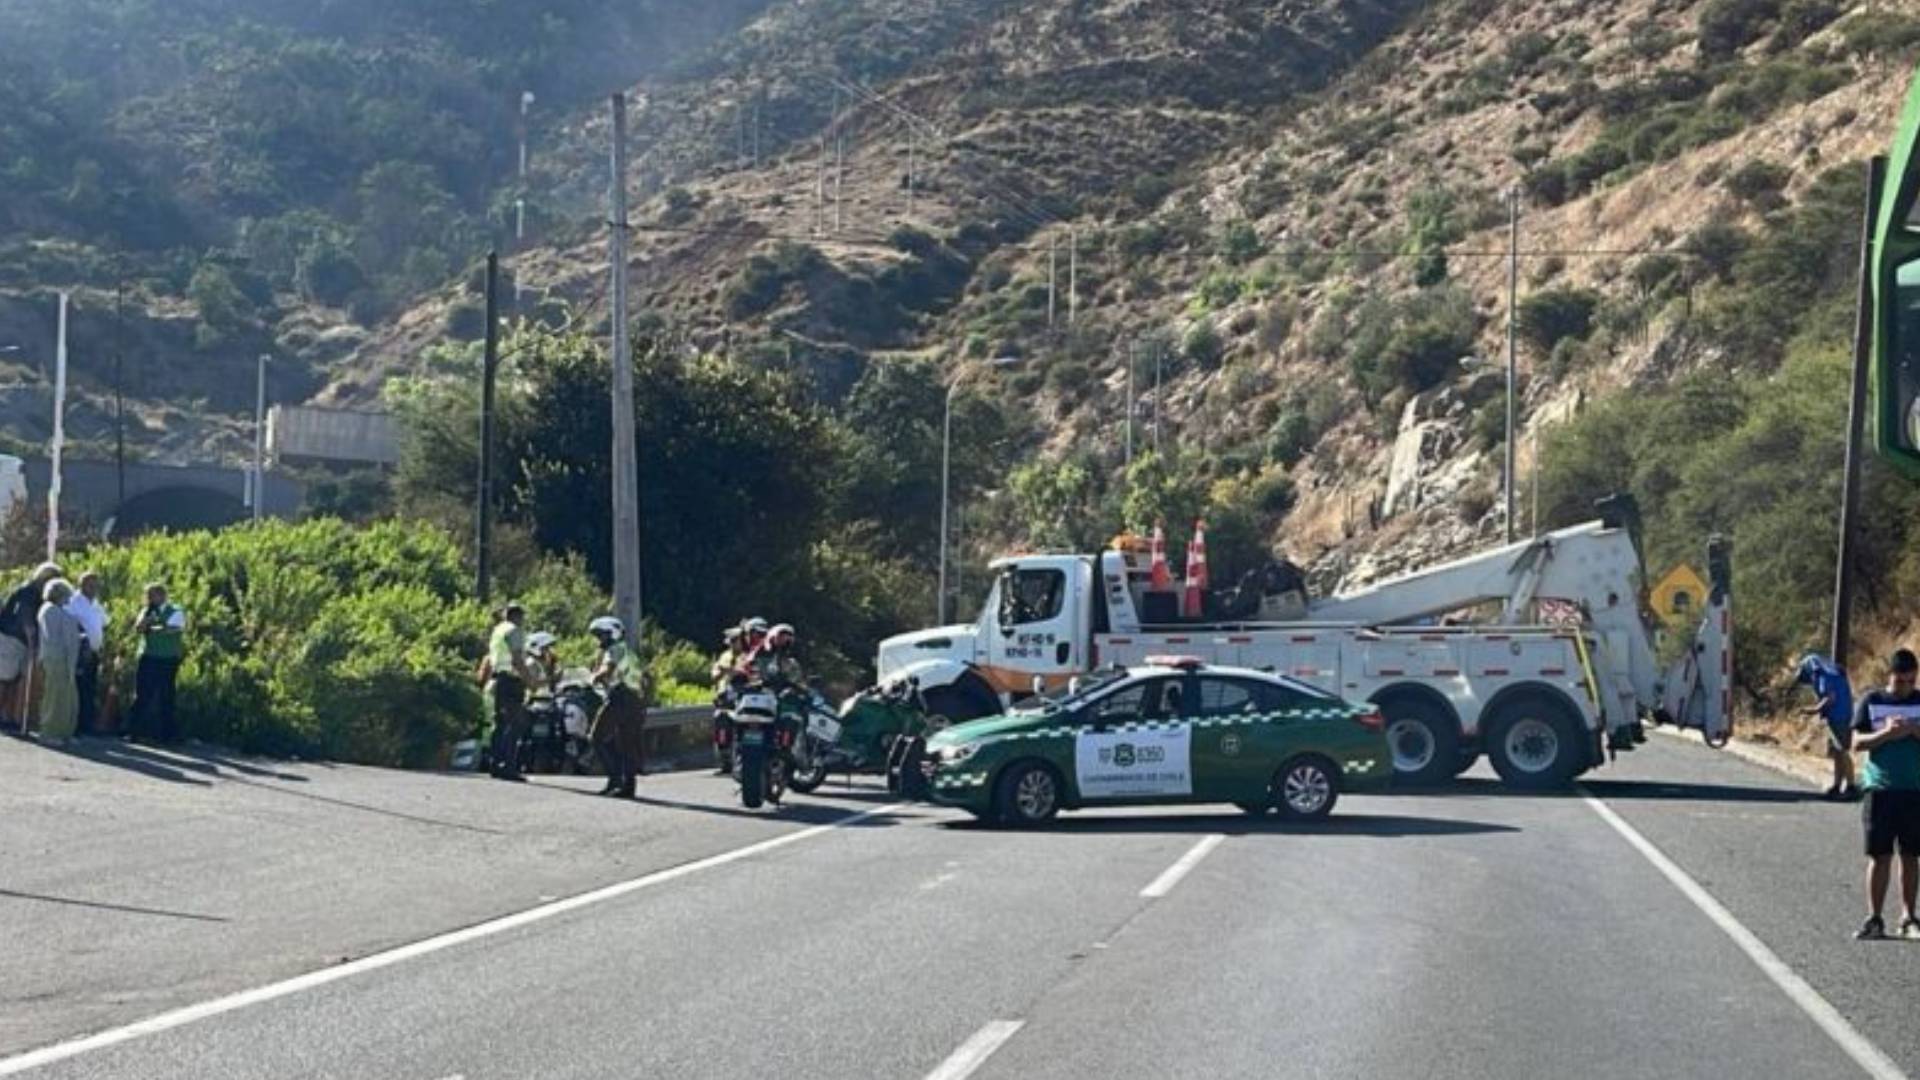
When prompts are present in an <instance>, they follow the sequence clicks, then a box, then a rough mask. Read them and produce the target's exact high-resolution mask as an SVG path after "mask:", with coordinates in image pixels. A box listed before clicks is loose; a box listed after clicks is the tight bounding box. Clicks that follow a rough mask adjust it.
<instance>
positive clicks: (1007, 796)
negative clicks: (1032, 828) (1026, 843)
mask: <svg viewBox="0 0 1920 1080" xmlns="http://www.w3.org/2000/svg"><path fill="white" fill-rule="evenodd" d="M993 811H994V813H993V816H994V817H995V818H997V819H999V820H1000V821H1004V822H1006V823H1007V824H1009V825H1039V824H1041V823H1042V822H1045V821H1047V820H1049V819H1051V818H1052V817H1053V815H1055V814H1057V813H1059V812H1060V777H1059V775H1058V774H1056V773H1055V772H1054V771H1053V770H1052V769H1050V768H1048V767H1047V766H1045V765H1043V764H1041V763H1040V762H1037V761H1021V762H1016V763H1014V764H1012V765H1010V766H1008V767H1007V770H1006V771H1005V772H1003V773H1001V774H1000V783H999V784H997V785H996V786H995V787H994V792H993Z"/></svg>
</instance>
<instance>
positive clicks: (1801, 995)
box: [1580, 788, 1907, 1080]
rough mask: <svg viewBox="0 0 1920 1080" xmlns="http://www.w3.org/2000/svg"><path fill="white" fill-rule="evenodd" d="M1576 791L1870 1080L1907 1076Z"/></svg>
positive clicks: (1688, 880)
mask: <svg viewBox="0 0 1920 1080" xmlns="http://www.w3.org/2000/svg"><path fill="white" fill-rule="evenodd" d="M1580 795H1581V797H1582V798H1584V799H1585V800H1586V801H1587V805H1588V806H1591V807H1593V812H1594V813H1596V814H1599V815H1600V820H1602V821H1604V822H1606V823H1607V824H1608V825H1611V826H1613V831H1614V832H1617V833H1619V834H1620V835H1621V836H1623V837H1625V838H1626V841H1627V843H1629V844H1632V845H1633V847H1634V849H1635V850H1637V851H1638V852H1640V854H1641V855H1642V856H1644V857H1645V858H1646V860H1647V861H1648V862H1650V863H1652V864H1653V868H1654V869H1655V870H1658V871H1660V873H1661V874H1662V875H1663V876H1665V877H1666V879H1667V880H1668V881H1670V882H1672V883H1673V886H1674V888H1676V889H1679V890H1680V893H1681V895H1683V896H1685V897H1686V898H1687V899H1689V900H1691V901H1693V906H1694V907H1697V908H1699V909H1700V911H1701V912H1702V913H1703V914H1705V915H1706V917H1707V918H1709V919H1712V920H1713V923H1714V925H1715V926H1718V927H1719V928H1720V929H1721V930H1722V931H1724V932H1725V933H1726V935H1727V936H1728V937H1730V938H1732V939H1733V943H1734V944H1735V945H1738V946H1739V947H1740V951H1741V952H1743V953H1746V954H1747V959H1749V960H1752V961H1753V962H1754V964H1755V966H1757V967H1758V968H1759V969H1760V970H1761V971H1762V972H1763V973H1765V974H1766V976H1767V978H1769V979H1772V980H1773V984H1774V985H1775V986H1778V987H1779V988H1780V990H1781V992H1782V993H1784V994H1786V995H1787V997H1789V998H1791V999H1792V1000H1793V1003H1794V1004H1795V1005H1798V1006H1800V1011H1801V1012H1804V1013H1806V1014H1807V1016H1808V1017H1809V1018H1811V1019H1812V1020H1813V1022H1814V1023H1816V1024H1818V1025H1820V1030H1822V1031H1824V1032H1826V1033H1827V1037H1828V1038H1830V1039H1832V1040H1833V1041H1834V1042H1835V1043H1837V1044H1839V1046H1840V1049H1841V1050H1842V1051H1844V1052H1845V1053H1846V1055H1847V1056H1848V1057H1850V1058H1852V1059H1853V1063H1854V1064H1856V1065H1858V1066H1860V1068H1861V1069H1862V1070H1863V1071H1864V1072H1865V1073H1866V1074H1867V1075H1868V1076H1871V1077H1873V1078H1874V1080H1907V1074H1906V1073H1905V1072H1904V1071H1902V1070H1901V1068H1900V1066H1898V1065H1896V1064H1894V1062H1893V1059H1892V1058H1889V1057H1888V1056H1887V1055H1886V1054H1885V1053H1883V1052H1882V1051H1881V1050H1880V1048H1879V1047H1877V1046H1875V1045H1873V1043H1871V1042H1869V1041H1868V1040H1867V1037H1866V1036H1865V1035H1862V1034H1860V1032H1859V1031H1858V1030H1856V1029H1855V1028H1854V1026H1853V1025H1852V1024H1849V1023H1847V1018H1846V1017H1844V1016H1841V1015H1840V1012H1839V1010H1837V1009H1835V1008H1834V1007H1833V1006H1832V1005H1831V1004H1829V1003H1828V1001H1827V999H1826V998H1824V997H1821V996H1820V991H1818V990H1815V989H1814V988H1813V987H1812V986H1810V985H1809V984H1808V983H1807V980H1805V979H1803V978H1801V977H1800V976H1799V974H1798V973H1797V972H1795V971H1794V970H1793V969H1792V968H1790V967H1788V966H1787V963H1786V961H1784V960H1782V959H1780V957H1778V956H1777V955H1775V954H1774V951H1773V950H1772V949H1769V948H1767V946H1766V943H1765V942H1762V941H1761V940H1760V939H1759V938H1758V937H1756V936H1754V933H1753V931H1751V930H1749V929H1747V928H1746V927H1745V926H1744V925H1742V924H1741V922H1740V920H1738V919H1736V918H1734V917H1733V913H1732V912H1730V911H1728V910H1727V909H1726V908H1725V907H1724V906H1722V905H1721V903H1720V901H1718V900H1715V899H1714V898H1713V894H1712V893H1709V892H1708V891H1707V890H1706V889H1704V888H1702V887H1701V886H1700V883H1699V882H1697V881H1695V880H1693V878H1692V877H1691V876H1689V875H1688V874H1687V872H1686V871H1685V870H1682V869H1680V867H1679V865H1678V864H1676V863H1675V862H1674V861H1673V860H1672V859H1669V858H1667V856H1666V854H1665V853H1664V852H1662V851H1661V850H1660V849H1659V848H1657V847H1655V846H1653V842H1652V841H1651V840H1648V839H1647V838H1646V837H1644V836H1642V835H1640V830H1638V829H1635V828H1634V827H1633V826H1632V825H1629V824H1627V821H1626V819H1625V818H1623V817H1621V816H1620V815H1619V814H1617V813H1615V812H1614V810H1613V807H1611V806H1608V805H1607V804H1606V803H1604V802H1601V801H1600V800H1599V799H1597V798H1595V797H1594V795H1593V793H1592V792H1590V791H1588V790H1587V789H1586V788H1581V789H1580Z"/></svg>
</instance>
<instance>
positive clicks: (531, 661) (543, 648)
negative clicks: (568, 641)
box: [527, 630, 560, 694]
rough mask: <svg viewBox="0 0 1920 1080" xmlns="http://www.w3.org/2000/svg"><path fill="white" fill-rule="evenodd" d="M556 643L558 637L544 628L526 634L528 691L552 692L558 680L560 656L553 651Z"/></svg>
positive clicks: (536, 692)
mask: <svg viewBox="0 0 1920 1080" xmlns="http://www.w3.org/2000/svg"><path fill="white" fill-rule="evenodd" d="M557 644H559V639H558V638H556V637H554V636H553V635H552V634H550V633H548V632H547V631H545V630H536V631H534V632H533V633H531V634H528V635H527V676H528V679H529V682H528V685H527V692H528V693H532V694H540V693H552V692H553V688H554V684H555V683H557V682H559V681H560V658H559V657H558V656H556V655H554V652H553V648H554V646H555V645H557Z"/></svg>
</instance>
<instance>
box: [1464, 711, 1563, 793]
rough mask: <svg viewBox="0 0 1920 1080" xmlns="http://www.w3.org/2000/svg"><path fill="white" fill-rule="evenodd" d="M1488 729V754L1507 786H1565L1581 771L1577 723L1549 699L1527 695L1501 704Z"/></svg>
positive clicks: (1535, 787) (1534, 787) (1532, 787)
mask: <svg viewBox="0 0 1920 1080" xmlns="http://www.w3.org/2000/svg"><path fill="white" fill-rule="evenodd" d="M1487 729H1488V730H1489V731H1490V732H1491V733H1492V735H1491V737H1490V738H1488V740H1487V756H1488V757H1489V758H1491V759H1492V760H1493V768H1494V771H1495V772H1497V773H1499V774H1500V779H1501V780H1502V781H1504V782H1505V783H1507V784H1508V785H1509V786H1512V787H1517V788H1526V789H1529V790H1535V791H1537V790H1541V789H1544V788H1556V787H1564V786H1566V785H1567V784H1569V783H1571V782H1572V781H1573V778H1574V777H1575V776H1577V775H1579V773H1580V769H1581V766H1582V765H1583V763H1584V762H1583V760H1582V759H1583V756H1584V755H1583V754H1582V743H1581V739H1580V724H1579V721H1578V720H1577V719H1576V718H1574V717H1573V716H1571V715H1570V714H1569V711H1568V709H1567V707H1566V706H1565V705H1563V704H1561V703H1560V702H1558V701H1555V700H1553V699H1552V698H1550V697H1547V696H1545V695H1528V696H1526V697H1523V698H1516V699H1515V700H1513V701H1511V702H1508V703H1506V704H1504V705H1502V706H1501V707H1500V710H1499V713H1498V715H1496V716H1494V717H1493V719H1492V723H1490V724H1489V725H1488V728H1487Z"/></svg>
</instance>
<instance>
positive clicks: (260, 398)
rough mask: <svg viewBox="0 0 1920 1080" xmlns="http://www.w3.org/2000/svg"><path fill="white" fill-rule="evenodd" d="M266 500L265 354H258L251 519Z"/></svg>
mask: <svg viewBox="0 0 1920 1080" xmlns="http://www.w3.org/2000/svg"><path fill="white" fill-rule="evenodd" d="M266 501H267V354H266V353H261V354H260V365H259V371H258V373H257V374H256V375H255V377H254V386H253V520H254V523H255V524H258V523H259V521H260V516H261V514H262V513H264V510H263V509H262V508H263V507H264V505H265V504H266Z"/></svg>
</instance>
